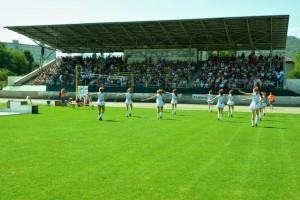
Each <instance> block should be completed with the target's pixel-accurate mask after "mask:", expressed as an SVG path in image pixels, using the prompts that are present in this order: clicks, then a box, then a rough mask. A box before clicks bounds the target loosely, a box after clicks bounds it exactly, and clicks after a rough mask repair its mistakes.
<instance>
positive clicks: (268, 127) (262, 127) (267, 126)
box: [259, 126, 287, 130]
mask: <svg viewBox="0 0 300 200" xmlns="http://www.w3.org/2000/svg"><path fill="white" fill-rule="evenodd" d="M259 127H262V128H269V129H271V128H275V129H283V130H285V129H287V128H279V127H274V126H259Z"/></svg>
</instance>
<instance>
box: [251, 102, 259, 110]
mask: <svg viewBox="0 0 300 200" xmlns="http://www.w3.org/2000/svg"><path fill="white" fill-rule="evenodd" d="M249 108H250V109H251V110H258V109H259V108H260V103H255V102H252V103H251V104H250V106H249Z"/></svg>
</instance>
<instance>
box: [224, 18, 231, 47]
mask: <svg viewBox="0 0 300 200" xmlns="http://www.w3.org/2000/svg"><path fill="white" fill-rule="evenodd" d="M223 23H224V27H225V31H226V35H227V39H228V42H229V43H230V44H232V43H233V42H232V38H231V35H230V32H229V29H228V25H227V23H226V20H225V19H224V20H223Z"/></svg>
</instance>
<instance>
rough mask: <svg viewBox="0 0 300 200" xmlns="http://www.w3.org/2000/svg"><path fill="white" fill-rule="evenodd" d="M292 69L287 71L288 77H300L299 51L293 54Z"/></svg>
mask: <svg viewBox="0 0 300 200" xmlns="http://www.w3.org/2000/svg"><path fill="white" fill-rule="evenodd" d="M294 63H295V65H294V69H293V70H292V71H290V72H289V74H288V78H290V79H300V51H299V52H298V53H297V54H295V56H294Z"/></svg>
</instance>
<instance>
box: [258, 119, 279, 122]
mask: <svg viewBox="0 0 300 200" xmlns="http://www.w3.org/2000/svg"><path fill="white" fill-rule="evenodd" d="M261 121H265V122H284V121H277V120H269V119H263V120H261Z"/></svg>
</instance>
